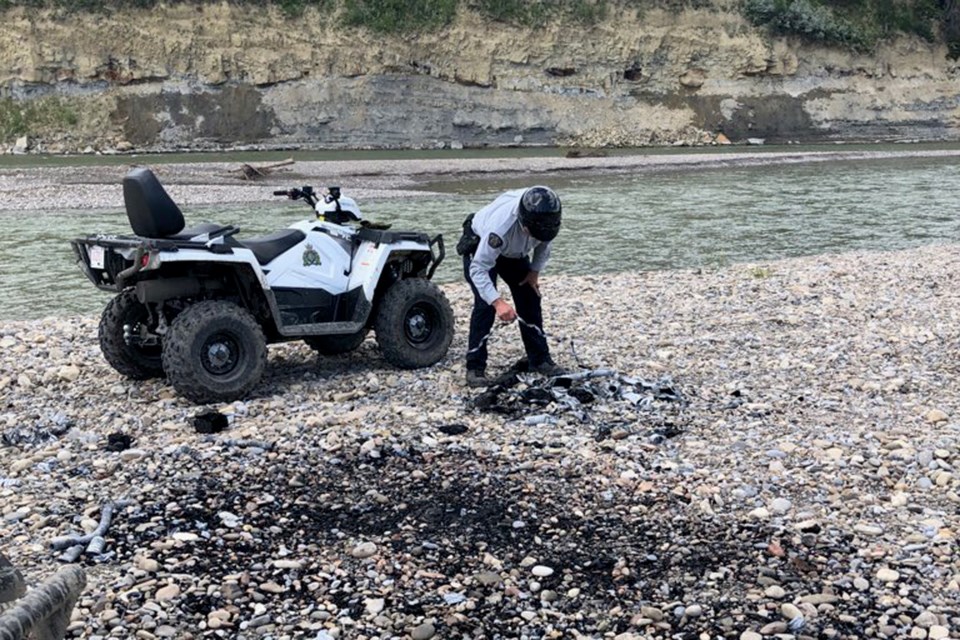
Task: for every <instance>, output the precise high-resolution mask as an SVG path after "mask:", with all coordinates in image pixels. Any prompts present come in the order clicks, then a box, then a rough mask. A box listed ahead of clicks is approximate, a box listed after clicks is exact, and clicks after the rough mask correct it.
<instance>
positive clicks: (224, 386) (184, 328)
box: [163, 300, 267, 404]
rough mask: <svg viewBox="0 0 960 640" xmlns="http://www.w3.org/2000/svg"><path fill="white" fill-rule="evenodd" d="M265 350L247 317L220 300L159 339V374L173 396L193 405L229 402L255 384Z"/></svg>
mask: <svg viewBox="0 0 960 640" xmlns="http://www.w3.org/2000/svg"><path fill="white" fill-rule="evenodd" d="M266 363H267V344H266V340H265V339H264V337H263V331H262V330H261V329H260V325H258V324H257V321H256V320H254V318H253V316H252V315H250V313H249V312H248V311H247V310H246V309H244V308H242V307H240V306H238V305H236V304H234V303H232V302H226V301H223V300H207V301H204V302H198V303H196V304H194V305H191V306H189V307H187V308H186V309H184V310H183V311H182V312H181V313H180V315H178V316H177V317H176V319H175V320H174V321H173V324H171V325H170V330H169V331H168V332H167V335H166V336H164V339H163V368H164V370H165V371H166V372H167V377H168V378H169V379H170V383H171V384H172V385H173V388H174V389H176V390H177V393H179V394H180V395H182V396H183V397H185V398H187V399H189V400H192V401H193V402H196V403H198V404H199V403H206V402H229V401H231V400H236V399H238V398H241V397H243V396H245V395H246V394H247V393H249V392H250V391H251V390H252V389H253V388H254V387H255V386H256V385H257V383H258V382H259V381H260V377H261V376H262V375H263V369H264V367H265V366H266Z"/></svg>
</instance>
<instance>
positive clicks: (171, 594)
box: [153, 584, 180, 602]
mask: <svg viewBox="0 0 960 640" xmlns="http://www.w3.org/2000/svg"><path fill="white" fill-rule="evenodd" d="M179 595H180V587H178V586H177V585H175V584H168V585H167V586H165V587H160V588H159V589H157V592H156V593H155V594H154V595H153V597H154V599H155V600H157V601H158V602H166V601H167V600H173V599H174V598H176V597H177V596H179Z"/></svg>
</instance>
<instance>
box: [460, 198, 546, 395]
mask: <svg viewBox="0 0 960 640" xmlns="http://www.w3.org/2000/svg"><path fill="white" fill-rule="evenodd" d="M561 209H562V207H561V205H560V198H559V197H558V196H557V194H556V193H554V192H553V190H552V189H549V188H547V187H530V188H528V189H518V190H514V191H507V192H506V193H504V194H502V195H500V196H499V197H497V199H496V200H494V201H493V202H491V203H490V204H488V205H487V206H485V207H484V208H482V209H480V210H479V211H477V212H476V213H474V214H472V215H470V216H469V217H468V218H467V219H466V220H465V221H464V223H463V237H461V238H460V242H459V243H458V244H457V252H458V253H459V254H461V255H462V256H463V274H464V276H465V277H466V279H467V282H468V283H469V284H470V289H471V291H473V313H471V315H470V337H469V341H468V347H467V380H466V381H467V385H469V386H471V387H481V386H488V385H489V384H492V383H491V381H490V379H488V378H487V376H486V368H487V344H486V341H485V340H484V338H485V337H486V336H487V335H488V334H489V333H490V330H491V329H492V328H493V323H494V320H495V319H499V320H501V321H503V322H513V321H514V320H516V319H517V317H519V318H520V319H521V320H522V321H523V322H521V323H520V336H521V338H522V339H523V346H524V349H525V350H526V352H527V368H528V370H530V371H533V372H536V373H540V374H543V375H560V374H562V373H564V371H563V369H561V368H560V367H559V366H557V365H556V364H555V363H554V362H553V360H552V359H551V357H550V347H549V346H548V345H547V339H546V337H545V336H544V335H543V333H542V330H543V311H542V309H541V305H540V288H539V278H540V273H541V272H542V271H543V269H544V267H546V266H547V261H548V260H549V259H550V243H551V242H552V241H553V239H554V238H556V237H557V233H558V232H559V231H560V217H561ZM531 253H532V258H531ZM498 276H499V277H500V278H502V279H503V281H504V282H506V283H507V286H508V287H509V288H510V293H511V295H512V296H513V300H514V303H515V304H516V305H517V308H516V309H514V308H513V307H511V306H510V304H509V303H508V302H507V301H506V300H504V299H503V298H502V297H501V296H500V294H499V293H498V292H497V277H498ZM533 327H537V328H539V329H540V331H538V330H537V329H535V328H533Z"/></svg>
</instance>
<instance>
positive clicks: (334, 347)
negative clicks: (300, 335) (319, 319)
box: [304, 328, 370, 356]
mask: <svg viewBox="0 0 960 640" xmlns="http://www.w3.org/2000/svg"><path fill="white" fill-rule="evenodd" d="M369 331H370V330H369V329H366V328H364V329H361V330H360V331H358V332H357V333H348V334H345V335H339V336H338V335H328V336H311V337H309V338H305V339H304V342H306V343H307V344H308V345H309V346H310V348H311V349H313V350H314V351H316V352H317V353H319V354H320V355H322V356H339V355H340V354H343V353H350V352H351V351H356V350H357V349H359V348H360V345H361V344H363V341H364V340H366V339H367V333H368V332H369Z"/></svg>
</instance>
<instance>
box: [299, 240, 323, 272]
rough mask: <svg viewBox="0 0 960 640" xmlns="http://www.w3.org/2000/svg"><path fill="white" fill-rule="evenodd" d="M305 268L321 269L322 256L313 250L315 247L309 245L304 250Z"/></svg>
mask: <svg viewBox="0 0 960 640" xmlns="http://www.w3.org/2000/svg"><path fill="white" fill-rule="evenodd" d="M303 266H305V267H319V266H320V254H319V253H317V250H316V249H314V248H313V245H309V244H308V245H307V248H306V249H304V250H303Z"/></svg>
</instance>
